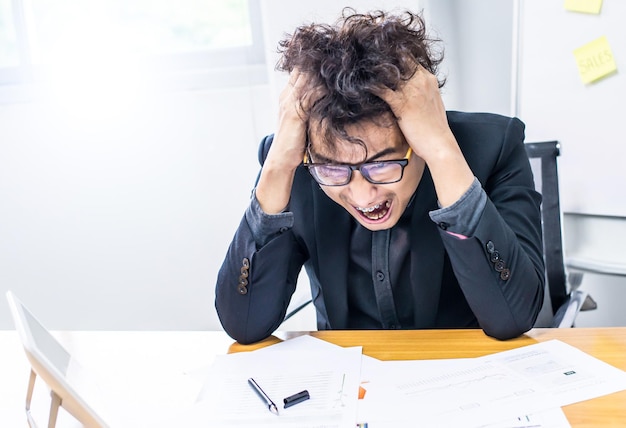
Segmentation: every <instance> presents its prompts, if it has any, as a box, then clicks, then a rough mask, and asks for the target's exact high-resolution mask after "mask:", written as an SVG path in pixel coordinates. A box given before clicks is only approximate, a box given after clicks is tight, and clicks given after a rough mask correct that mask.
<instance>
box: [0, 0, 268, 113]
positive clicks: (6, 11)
mask: <svg viewBox="0 0 626 428" xmlns="http://www.w3.org/2000/svg"><path fill="white" fill-rule="evenodd" d="M259 9H260V6H259V0H176V1H173V0H0V86H1V85H11V84H29V83H35V84H39V83H44V84H46V85H49V84H54V82H52V81H51V79H53V80H56V81H63V82H64V83H63V85H62V86H63V87H65V88H67V87H68V86H72V82H76V83H77V85H76V86H80V85H81V83H80V82H83V83H82V84H83V85H84V84H85V83H84V82H100V88H103V87H104V86H103V83H104V84H106V86H110V85H111V84H112V82H114V81H117V82H118V84H119V83H120V82H122V83H124V80H128V79H133V78H136V77H137V76H138V75H141V80H142V83H147V81H148V80H150V79H152V81H153V82H161V83H162V82H166V84H167V85H170V86H171V87H184V86H185V85H187V86H186V87H188V88H189V87H193V88H202V87H222V86H224V85H234V84H237V82H239V83H240V82H242V81H246V80H245V79H249V80H248V81H254V79H259V78H261V79H262V77H257V76H256V75H255V74H254V73H257V72H258V71H257V70H260V69H262V67H263V63H264V61H265V59H264V54H263V47H262V36H261V24H260V13H259ZM233 70H235V72H234V73H233ZM250 70H253V71H250ZM246 73H252V74H250V75H249V76H251V77H248V74H246ZM112 77H114V78H112ZM242 77H243V78H242ZM161 83H157V84H161ZM127 84H130V85H134V84H135V82H132V81H131V82H127ZM77 91H79V92H80V91H81V89H77ZM0 98H1V94H0ZM1 101H2V100H0V102H1Z"/></svg>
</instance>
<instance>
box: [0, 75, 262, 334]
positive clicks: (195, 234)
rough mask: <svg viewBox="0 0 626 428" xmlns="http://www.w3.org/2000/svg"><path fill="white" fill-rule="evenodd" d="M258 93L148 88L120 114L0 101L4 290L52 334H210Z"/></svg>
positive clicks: (247, 181) (252, 155)
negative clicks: (91, 331) (55, 331)
mask: <svg viewBox="0 0 626 428" xmlns="http://www.w3.org/2000/svg"><path fill="white" fill-rule="evenodd" d="M267 98H268V87H267V85H264V86H252V87H241V88H230V89H224V90H210V91H167V90H157V91H154V92H151V93H148V94H144V95H143V96H140V97H139V98H138V99H135V100H134V101H133V106H132V108H128V109H124V112H123V114H109V113H112V112H110V111H108V112H107V111H104V112H103V111H101V110H100V109H98V110H97V111H98V113H97V115H96V116H90V114H89V113H88V112H86V111H85V110H82V111H80V110H78V111H74V112H73V115H72V116H68V114H67V113H68V112H67V110H64V109H63V108H62V106H61V105H60V104H58V103H57V102H56V101H55V100H54V99H50V98H46V99H39V100H36V101H34V102H25V103H21V104H14V105H2V106H0V134H1V135H2V137H1V139H0V201H1V203H2V206H1V207H0V237H1V239H0V289H1V291H3V292H4V291H5V290H7V289H12V290H14V292H15V293H16V294H17V295H18V296H20V297H21V298H22V299H23V300H24V301H25V302H26V303H27V304H28V305H30V306H31V307H32V309H33V310H34V311H35V313H36V314H39V315H40V317H41V319H42V321H44V322H45V323H46V324H47V325H48V326H49V327H50V328H54V329H65V328H71V329H205V328H218V326H219V323H218V322H217V318H216V315H215V310H214V305H213V287H214V283H215V276H216V272H217V269H218V268H219V265H220V263H221V260H222V258H223V255H224V252H225V250H226V247H227V245H228V243H229V241H230V239H231V237H232V234H233V232H234V230H235V228H236V226H237V224H238V222H239V219H240V216H241V214H242V213H243V210H244V207H245V206H246V204H247V201H248V197H249V191H250V189H251V188H252V185H253V182H254V179H255V177H256V172H257V165H258V163H257V160H256V146H257V143H258V141H259V140H260V138H261V136H262V135H264V134H265V133H267V132H269V129H270V126H269V125H267V123H268V122H269V118H268V117H266V115H265V110H264V108H263V100H266V99H267ZM127 102H130V101H129V100H124V99H120V100H119V103H120V106H119V107H123V106H124V105H125V104H126V103H127ZM81 107H82V108H83V109H88V108H90V107H93V108H97V107H101V106H98V105H97V104H96V105H93V106H89V105H88V106H81ZM115 108H117V107H115ZM253 112H254V114H253ZM78 113H80V115H79V117H77V116H76V114H78ZM103 118H104V119H105V120H100V119H103ZM2 298H4V297H2ZM10 326H11V324H10V322H9V315H8V308H7V306H6V305H5V304H0V327H1V328H9V327H10Z"/></svg>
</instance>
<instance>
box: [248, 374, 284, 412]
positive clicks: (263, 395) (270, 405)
mask: <svg viewBox="0 0 626 428" xmlns="http://www.w3.org/2000/svg"><path fill="white" fill-rule="evenodd" d="M248 384H249V385H250V386H251V387H252V389H254V392H256V393H257V395H258V396H259V398H260V399H261V400H263V402H264V403H265V404H267V408H268V410H269V411H270V412H272V413H275V414H276V415H278V407H276V404H274V402H273V401H272V399H271V398H270V397H269V396H268V395H267V394H266V393H265V391H263V389H262V388H261V387H260V386H259V384H258V383H256V381H255V380H254V379H252V378H250V379H248Z"/></svg>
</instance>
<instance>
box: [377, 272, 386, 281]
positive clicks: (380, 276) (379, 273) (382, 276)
mask: <svg viewBox="0 0 626 428" xmlns="http://www.w3.org/2000/svg"><path fill="white" fill-rule="evenodd" d="M376 279H377V280H379V281H384V280H385V274H384V273H382V272H381V271H378V272H376Z"/></svg>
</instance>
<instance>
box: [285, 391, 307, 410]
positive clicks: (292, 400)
mask: <svg viewBox="0 0 626 428" xmlns="http://www.w3.org/2000/svg"><path fill="white" fill-rule="evenodd" d="M309 398H311V397H310V396H309V391H307V390H306V389H305V390H304V391H302V392H298V393H297V394H293V395H291V396H289V397H287V398H285V399H284V400H283V403H285V409H286V408H287V407H291V406H293V405H294V404H298V403H300V402H302V401H305V400H308V399H309Z"/></svg>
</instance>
